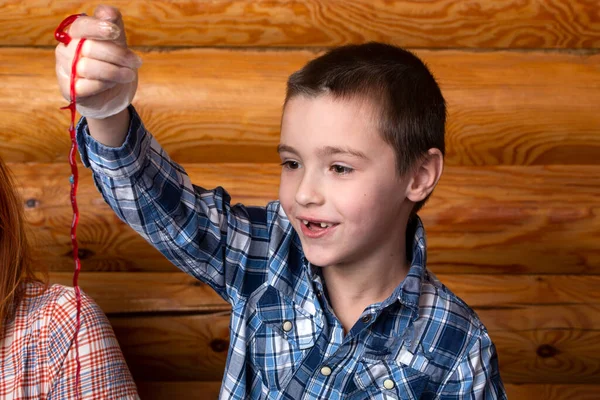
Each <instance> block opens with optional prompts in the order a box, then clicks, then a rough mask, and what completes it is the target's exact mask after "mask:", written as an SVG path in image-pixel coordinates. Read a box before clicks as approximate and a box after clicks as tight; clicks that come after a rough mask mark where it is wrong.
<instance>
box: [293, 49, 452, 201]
mask: <svg viewBox="0 0 600 400" xmlns="http://www.w3.org/2000/svg"><path fill="white" fill-rule="evenodd" d="M324 93H328V94H330V95H332V96H334V97H336V98H348V99H350V98H357V97H358V98H362V99H367V100H369V101H371V102H373V103H374V104H375V105H376V106H377V107H378V109H379V118H378V125H379V127H380V131H381V134H382V136H383V139H384V140H385V141H386V142H387V143H388V144H389V145H391V146H392V147H393V148H394V151H395V153H396V166H397V172H398V174H399V175H400V176H403V175H404V174H406V173H407V172H409V171H410V169H411V167H412V166H413V165H414V163H415V162H416V161H417V160H419V159H420V158H421V157H422V156H423V155H425V154H426V153H427V151H428V150H429V149H431V148H437V149H439V150H440V151H441V152H442V154H445V144H444V132H445V126H446V102H445V100H444V97H443V96H442V92H441V90H440V88H439V86H438V84H437V82H436V81H435V78H434V77H433V75H432V74H431V72H430V71H429V69H428V68H427V66H426V65H425V64H424V63H423V61H421V60H420V59H419V58H418V57H417V56H415V55H414V54H413V53H411V52H410V51H407V50H404V49H402V48H399V47H396V46H392V45H388V44H383V43H375V42H371V43H366V44H360V45H347V46H342V47H338V48H335V49H333V50H331V51H329V52H327V53H325V54H324V55H322V56H320V57H318V58H315V59H314V60H312V61H310V62H309V63H307V64H306V65H305V66H304V67H303V68H302V69H301V70H299V71H297V72H295V73H293V74H292V75H291V76H290V77H289V79H288V82H287V93H286V98H285V102H286V103H287V101H288V100H289V99H290V98H292V97H295V96H298V95H304V96H309V97H316V96H319V95H321V94H324ZM428 197H429V196H428ZM426 201H427V198H426V199H424V200H422V201H420V202H418V203H416V204H415V207H414V209H413V212H417V211H418V210H420V209H421V207H422V206H423V204H425V202H426Z"/></svg>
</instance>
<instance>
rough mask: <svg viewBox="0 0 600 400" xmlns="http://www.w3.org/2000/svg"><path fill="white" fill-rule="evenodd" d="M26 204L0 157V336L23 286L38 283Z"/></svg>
mask: <svg viewBox="0 0 600 400" xmlns="http://www.w3.org/2000/svg"><path fill="white" fill-rule="evenodd" d="M31 260H32V258H31V247H30V244H29V242H28V240H27V229H26V223H25V216H24V213H23V203H22V202H21V200H20V197H19V195H18V194H17V192H16V190H15V186H14V180H13V178H12V176H11V173H10V171H9V169H8V167H7V166H6V164H4V162H3V161H2V159H1V158H0V337H1V333H2V331H3V329H2V328H3V326H4V323H6V322H8V321H10V320H11V318H12V317H13V314H14V312H15V309H16V307H17V305H18V304H19V302H20V301H21V300H22V298H23V293H24V285H23V284H24V283H27V282H39V281H40V279H39V278H37V277H36V276H35V273H34V271H33V264H32V262H31Z"/></svg>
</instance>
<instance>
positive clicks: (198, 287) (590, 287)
mask: <svg viewBox="0 0 600 400" xmlns="http://www.w3.org/2000/svg"><path fill="white" fill-rule="evenodd" d="M438 278H439V279H440V280H441V281H442V282H443V283H444V284H445V285H446V286H448V287H449V288H450V289H451V290H452V291H453V292H454V293H455V294H456V295H457V296H459V297H460V298H462V299H463V300H464V301H466V302H467V304H469V305H470V306H471V307H472V308H473V309H474V310H475V311H476V312H477V314H478V315H479V317H480V318H481V320H482V321H483V322H484V323H485V325H486V326H487V328H488V329H490V330H507V331H524V330H532V329H588V330H600V292H598V291H597V290H596V291H594V290H595V288H597V287H598V285H600V277H599V276H589V275H587V276H586V275H583V276H576V275H548V276H542V275H525V276H513V277H511V276H502V275H460V276H456V275H439V276H438ZM50 282H51V283H60V284H63V285H67V286H70V285H71V284H72V273H70V272H54V273H51V274H50ZM79 286H80V287H81V288H82V290H83V291H84V292H85V293H87V294H88V295H89V296H91V297H92V298H93V299H94V300H95V301H96V302H97V303H98V305H100V307H101V308H102V310H103V311H104V312H105V313H107V314H109V315H114V314H119V315H121V314H126V313H134V314H140V313H155V312H167V313H169V312H171V313H172V312H179V313H181V312H186V313H189V312H197V313H202V312H217V311H228V310H229V309H230V307H229V305H228V304H227V303H226V302H225V301H224V300H223V299H221V297H219V296H218V295H217V294H216V293H215V292H214V291H213V290H212V289H211V288H210V287H209V286H208V285H206V284H203V283H202V282H200V281H198V280H196V279H195V278H193V277H191V276H189V275H186V274H184V273H181V272H175V273H153V272H133V273H128V272H88V271H84V272H83V273H82V274H81V275H80V279H79ZM490 293H494V295H493V296H490Z"/></svg>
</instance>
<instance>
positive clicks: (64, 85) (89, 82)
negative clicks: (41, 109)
mask: <svg viewBox="0 0 600 400" xmlns="http://www.w3.org/2000/svg"><path fill="white" fill-rule="evenodd" d="M56 76H57V78H58V83H59V87H60V91H61V94H62V95H63V97H64V98H65V99H66V100H67V101H71V77H70V76H69V75H68V74H66V73H65V72H64V71H63V70H62V68H61V67H60V65H58V64H57V65H56ZM116 85H117V83H116V82H107V81H100V80H95V79H85V78H78V79H77V80H76V81H75V94H76V95H77V97H78V98H85V97H89V96H94V95H97V94H99V93H102V92H104V91H106V90H109V89H112V88H114V87H115V86H116Z"/></svg>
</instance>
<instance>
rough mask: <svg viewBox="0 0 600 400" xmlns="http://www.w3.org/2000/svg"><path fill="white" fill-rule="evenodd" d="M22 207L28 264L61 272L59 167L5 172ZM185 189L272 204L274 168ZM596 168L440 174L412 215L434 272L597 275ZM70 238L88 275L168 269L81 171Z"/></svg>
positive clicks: (232, 169) (65, 257) (204, 180)
mask: <svg viewBox="0 0 600 400" xmlns="http://www.w3.org/2000/svg"><path fill="white" fill-rule="evenodd" d="M11 166H12V167H13V168H12V169H13V170H14V172H15V174H16V178H17V180H18V182H19V184H20V185H21V186H20V192H21V195H22V197H23V198H24V199H25V205H26V207H27V209H26V215H27V219H28V221H29V223H30V226H31V233H32V237H33V239H34V242H35V243H36V247H37V249H38V251H39V253H38V260H39V262H40V263H42V264H44V265H47V266H48V267H49V268H50V269H51V270H54V271H66V270H70V269H71V265H72V261H71V242H70V224H71V219H72V211H71V205H70V200H69V197H68V196H69V194H68V190H69V188H68V178H67V177H68V176H69V174H70V173H69V167H68V165H67V164H66V163H63V164H27V165H17V164H11ZM184 167H186V168H187V171H188V173H189V175H190V177H191V180H192V182H195V183H197V184H201V185H203V186H205V187H216V186H219V185H221V186H223V187H224V188H226V189H227V190H228V191H229V192H230V194H231V195H232V202H233V203H236V202H242V203H244V204H247V205H264V204H266V203H267V201H269V200H272V199H275V198H277V190H278V189H277V188H278V179H279V175H278V174H279V168H280V167H279V166H278V165H275V164H188V165H184ZM599 196H600V169H599V167H596V166H589V167H586V166H554V167H539V166H536V167H533V166H531V167H519V166H514V167H486V168H483V167H448V168H446V170H445V172H444V177H443V178H442V180H441V181H440V184H439V186H438V187H437V188H436V190H435V192H434V195H433V197H432V198H431V202H430V204H428V205H427V206H426V207H425V208H424V209H423V211H422V213H421V215H422V219H423V221H424V224H425V227H426V230H427V233H428V265H429V266H430V268H431V269H432V270H433V271H434V272H436V273H447V274H460V273H476V274H494V273H508V274H544V273H551V274H600V248H599V247H598V241H599V238H600V219H599V217H598V215H599V214H598V210H599V203H598V198H599ZM78 203H79V206H80V212H81V219H80V225H79V228H78V238H79V243H80V248H81V254H80V256H81V257H82V262H83V266H84V268H85V269H87V270H89V271H117V270H123V271H157V272H158V271H162V272H169V271H170V272H172V271H174V270H175V268H174V267H173V266H171V265H170V263H169V262H168V261H167V260H166V258H164V257H163V256H162V255H161V254H160V253H158V251H155V250H153V249H152V248H151V247H150V246H149V245H148V244H147V243H146V242H145V241H144V240H143V239H142V238H141V237H140V236H138V235H137V234H136V233H135V232H133V230H131V229H130V228H129V227H127V226H125V225H124V224H123V223H121V221H120V220H119V219H118V218H117V216H116V214H114V213H113V212H112V211H111V210H110V209H109V208H108V206H106V205H105V204H104V202H103V200H102V198H101V196H100V194H99V193H98V192H97V191H96V189H95V187H94V186H93V184H92V182H91V177H90V172H89V171H82V174H81V185H80V188H79V193H78Z"/></svg>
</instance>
